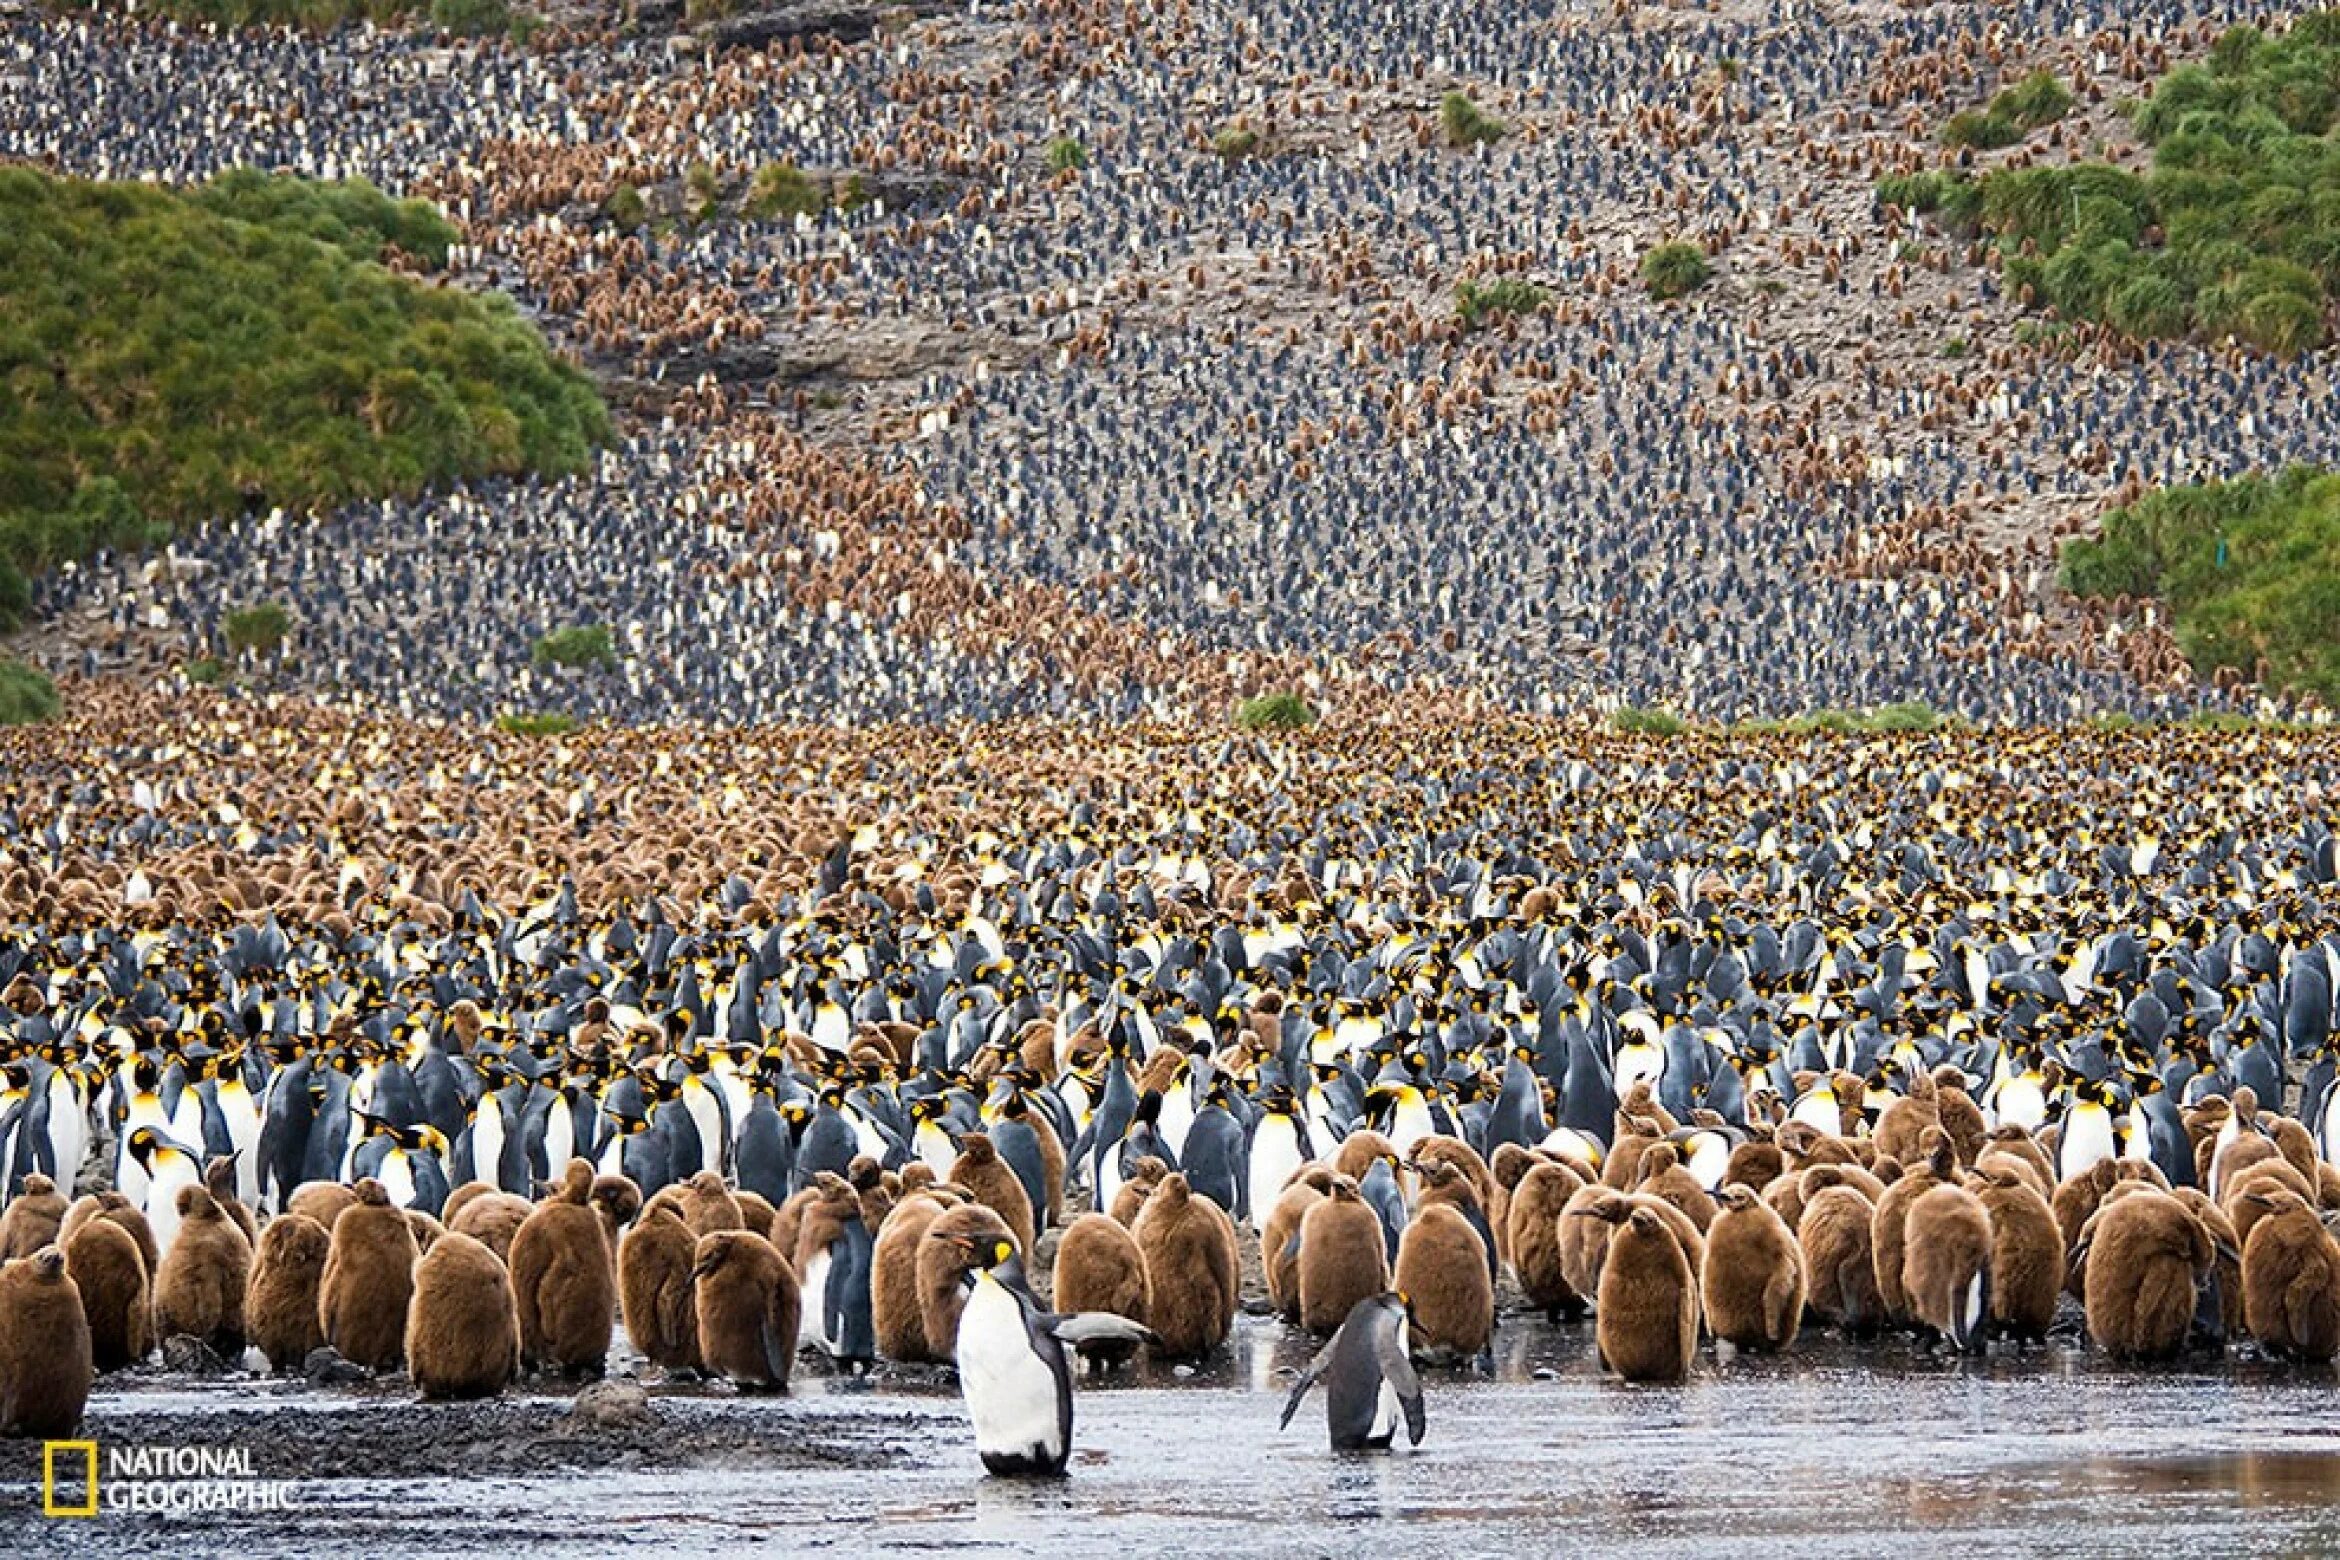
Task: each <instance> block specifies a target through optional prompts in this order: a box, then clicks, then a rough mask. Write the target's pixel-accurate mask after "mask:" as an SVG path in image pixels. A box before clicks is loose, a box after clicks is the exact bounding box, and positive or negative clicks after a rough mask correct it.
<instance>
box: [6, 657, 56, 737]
mask: <svg viewBox="0 0 2340 1560" xmlns="http://www.w3.org/2000/svg"><path fill="white" fill-rule="evenodd" d="M57 708H58V705H57V685H56V684H55V683H53V682H51V681H49V679H48V676H47V674H45V673H44V672H42V671H41V670H40V669H39V668H38V667H33V666H27V665H26V664H25V663H24V662H22V661H18V660H12V659H10V658H9V657H7V656H0V726H29V725H32V724H33V723H34V722H36V721H44V720H49V719H52V718H54V717H55V715H56V713H57Z"/></svg>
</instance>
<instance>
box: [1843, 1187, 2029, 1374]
mask: <svg viewBox="0 0 2340 1560" xmlns="http://www.w3.org/2000/svg"><path fill="white" fill-rule="evenodd" d="M1807 1223H1809V1219H1808V1217H1807ZM1905 1235H1906V1241H1907V1249H1906V1251H1905V1253H1904V1255H1903V1257H1902V1264H1901V1286H1902V1289H1903V1290H1904V1291H1905V1292H1906V1293H1907V1295H1908V1296H1909V1308H1910V1312H1911V1314H1912V1315H1914V1316H1915V1317H1916V1318H1917V1320H1918V1322H1919V1323H1920V1324H1921V1325H1923V1326H1925V1327H1927V1328H1929V1329H1931V1330H1932V1331H1933V1333H1934V1334H1935V1335H1936V1336H1937V1337H1940V1338H1945V1339H1948V1340H1949V1342H1950V1344H1951V1346H1952V1347H1954V1348H1957V1349H1959V1350H1961V1351H1963V1352H1966V1353H1970V1354H1978V1353H1980V1352H1982V1349H1983V1346H1984V1344H1985V1342H1986V1341H1987V1340H1988V1338H1989V1330H1990V1317H1991V1290H1990V1285H1991V1216H1990V1214H1989V1213H1987V1212H1985V1211H1984V1209H1983V1205H1982V1199H1981V1198H1979V1197H1977V1196H1975V1195H1974V1193H1972V1192H1970V1191H1968V1190H1967V1189H1966V1188H1965V1187H1963V1186H1960V1185H1957V1184H1955V1183H1953V1182H1948V1181H1945V1182H1943V1183H1942V1184H1941V1185H1939V1186H1935V1187H1932V1188H1930V1189H1929V1190H1928V1191H1927V1192H1926V1194H1925V1195H1924V1196H1923V1197H1920V1198H1919V1199H1918V1200H1917V1201H1916V1202H1914V1203H1912V1204H1910V1207H1909V1223H1908V1228H1907V1230H1906V1231H1905ZM1872 1265H1873V1264H1872Z"/></svg>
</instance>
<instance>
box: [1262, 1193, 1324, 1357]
mask: <svg viewBox="0 0 2340 1560" xmlns="http://www.w3.org/2000/svg"><path fill="white" fill-rule="evenodd" d="M1332 1182H1333V1173H1332V1171H1331V1170H1330V1169H1328V1168H1326V1167H1325V1166H1324V1165H1322V1164H1310V1165H1303V1166H1301V1167H1300V1169H1299V1170H1298V1171H1297V1172H1295V1173H1294V1175H1293V1177H1292V1179H1291V1180H1290V1181H1288V1182H1286V1183H1285V1186H1284V1189H1283V1191H1282V1192H1281V1193H1280V1194H1279V1195H1278V1196H1277V1198H1276V1205H1275V1206H1274V1207H1273V1208H1270V1209H1269V1210H1268V1215H1267V1225H1266V1227H1265V1228H1263V1229H1262V1230H1261V1231H1260V1236H1259V1263H1260V1274H1261V1277H1262V1279H1263V1280H1264V1281H1265V1283H1266V1285H1267V1294H1268V1304H1270V1305H1272V1306H1274V1307H1275V1308H1276V1314H1277V1315H1278V1316H1281V1317H1282V1318H1283V1319H1284V1320H1285V1321H1287V1322H1295V1323H1296V1322H1298V1321H1299V1320H1300V1223H1301V1220H1303V1219H1305V1218H1306V1217H1307V1216H1308V1210H1309V1209H1311V1208H1313V1207H1315V1206H1316V1205H1317V1204H1318V1203H1320V1202H1322V1201H1324V1198H1325V1188H1327V1187H1329V1186H1331V1185H1332ZM1255 1211H1256V1210H1255Z"/></svg>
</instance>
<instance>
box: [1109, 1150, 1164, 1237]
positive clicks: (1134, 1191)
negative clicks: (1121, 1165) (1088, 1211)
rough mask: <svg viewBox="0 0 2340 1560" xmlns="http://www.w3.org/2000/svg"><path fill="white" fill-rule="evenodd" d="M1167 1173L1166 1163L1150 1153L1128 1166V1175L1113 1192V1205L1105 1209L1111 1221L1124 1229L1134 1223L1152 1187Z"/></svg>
mask: <svg viewBox="0 0 2340 1560" xmlns="http://www.w3.org/2000/svg"><path fill="white" fill-rule="evenodd" d="M1169 1173H1170V1166H1169V1165H1168V1163H1166V1162H1165V1161H1163V1160H1160V1159H1157V1158H1155V1157H1154V1156H1153V1155H1152V1154H1147V1155H1145V1156H1144V1157H1143V1158H1141V1159H1139V1160H1138V1162H1137V1163H1136V1164H1134V1165H1132V1166H1130V1167H1129V1175H1128V1176H1127V1178H1125V1179H1124V1180H1123V1181H1122V1183H1121V1189H1120V1190H1119V1191H1117V1192H1115V1193H1114V1194H1113V1206H1112V1207H1111V1208H1108V1209H1107V1210H1106V1212H1107V1213H1109V1214H1111V1215H1112V1216H1113V1222H1114V1223H1116V1224H1118V1225H1120V1226H1121V1227H1122V1228H1123V1229H1125V1230H1126V1229H1128V1228H1130V1227H1131V1226H1132V1225H1134V1224H1136V1223H1137V1220H1138V1214H1139V1213H1141V1212H1143V1211H1144V1209H1145V1206H1146V1199H1147V1198H1149V1197H1151V1196H1153V1195H1154V1188H1155V1187H1157V1186H1160V1185H1161V1184H1162V1177H1164V1176H1166V1175H1168V1174H1169Z"/></svg>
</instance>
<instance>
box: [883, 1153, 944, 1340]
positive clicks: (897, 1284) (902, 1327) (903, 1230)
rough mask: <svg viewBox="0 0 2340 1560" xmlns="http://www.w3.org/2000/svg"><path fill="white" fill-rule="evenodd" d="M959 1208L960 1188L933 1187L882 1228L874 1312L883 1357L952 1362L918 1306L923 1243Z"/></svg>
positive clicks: (916, 1193) (912, 1196)
mask: <svg viewBox="0 0 2340 1560" xmlns="http://www.w3.org/2000/svg"><path fill="white" fill-rule="evenodd" d="M956 1206H958V1193H957V1191H956V1189H955V1188H954V1189H952V1190H950V1191H947V1192H946V1191H944V1190H942V1189H941V1188H938V1187H934V1186H928V1187H924V1188H921V1189H917V1190H913V1191H911V1192H910V1193H909V1194H908V1195H906V1196H904V1197H903V1198H902V1200H901V1201H900V1202H897V1203H896V1204H895V1205H894V1211H893V1212H892V1213H889V1214H887V1215H886V1220H885V1223H884V1224H882V1225H880V1226H879V1227H878V1234H877V1243H876V1246H875V1249H874V1250H873V1251H872V1253H871V1255H870V1271H869V1309H870V1320H871V1323H872V1324H873V1327H874V1329H875V1331H876V1333H877V1346H878V1353H880V1354H882V1355H884V1356H885V1357H886V1358H887V1359H889V1360H895V1361H899V1362H901V1363H903V1364H906V1365H919V1364H939V1363H941V1362H942V1361H943V1360H944V1359H946V1358H947V1357H948V1353H947V1351H945V1350H940V1349H936V1348H935V1347H934V1346H933V1345H932V1343H931V1342H930V1341H929V1340H928V1338H927V1336H926V1325H925V1319H924V1317H923V1316H922V1315H921V1314H920V1311H919V1305H918V1243H919V1240H920V1238H921V1237H923V1236H924V1235H925V1234H926V1227H927V1226H928V1225H930V1224H932V1223H933V1222H934V1221H935V1220H936V1219H937V1218H939V1217H941V1215H942V1213H943V1211H944V1210H945V1209H948V1208H953V1207H956Z"/></svg>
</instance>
